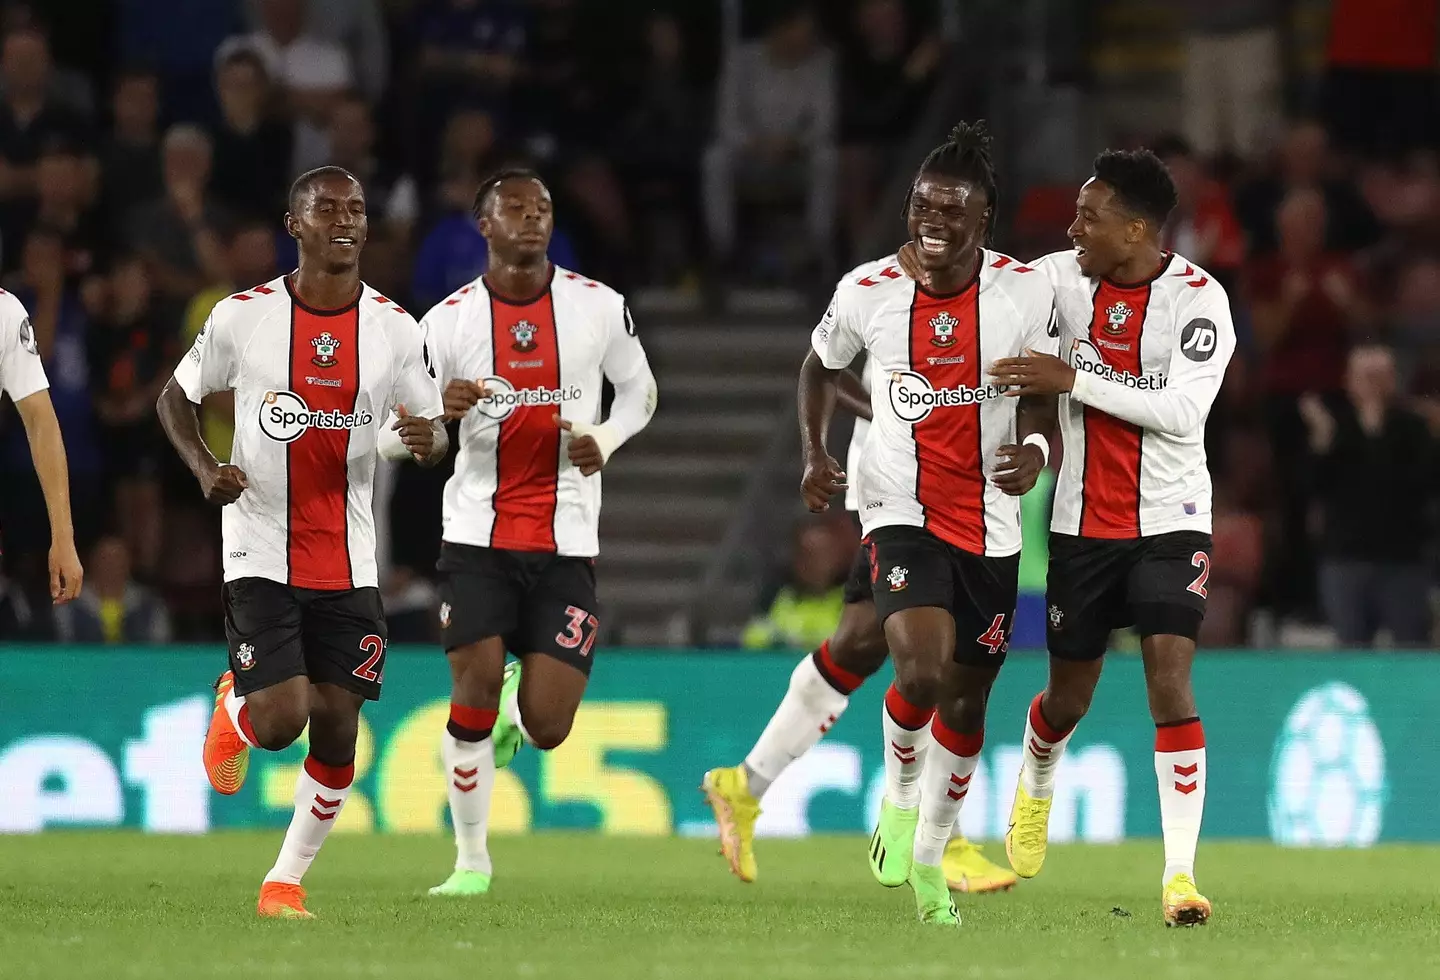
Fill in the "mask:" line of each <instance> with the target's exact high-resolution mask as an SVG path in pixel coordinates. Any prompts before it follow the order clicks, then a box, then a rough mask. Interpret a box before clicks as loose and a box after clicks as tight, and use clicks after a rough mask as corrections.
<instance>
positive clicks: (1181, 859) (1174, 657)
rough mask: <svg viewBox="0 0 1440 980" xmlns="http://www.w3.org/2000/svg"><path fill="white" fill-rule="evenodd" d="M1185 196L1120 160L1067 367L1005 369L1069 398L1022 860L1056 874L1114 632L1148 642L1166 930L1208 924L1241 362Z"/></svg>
mask: <svg viewBox="0 0 1440 980" xmlns="http://www.w3.org/2000/svg"><path fill="white" fill-rule="evenodd" d="M1175 201H1176V194H1175V185H1174V183H1173V182H1172V181H1171V178H1170V175H1169V173H1168V171H1166V169H1165V165H1164V164H1163V163H1161V162H1160V160H1159V159H1158V158H1157V157H1156V156H1155V155H1154V154H1153V153H1151V152H1149V151H1148V150H1142V151H1106V152H1105V153H1102V154H1100V155H1099V156H1098V157H1096V159H1095V175H1094V177H1092V178H1091V179H1090V180H1089V181H1088V182H1087V183H1086V184H1085V185H1084V186H1083V187H1082V188H1081V189H1080V195H1079V200H1078V201H1077V203H1076V217H1075V222H1074V223H1073V224H1072V225H1071V226H1070V237H1071V239H1072V240H1073V242H1074V243H1075V249H1074V250H1073V251H1067V252H1057V253H1055V254H1054V255H1050V256H1047V257H1046V258H1044V259H1042V260H1041V261H1040V262H1038V263H1036V264H1037V266H1038V267H1039V268H1041V269H1043V270H1044V272H1045V275H1047V276H1048V277H1049V278H1050V280H1051V281H1052V282H1053V283H1054V285H1055V310H1056V315H1057V322H1058V325H1059V331H1060V342H1061V354H1062V356H1061V357H1054V356H1033V357H1022V358H1016V359H1013V360H1007V361H1002V362H1000V363H999V364H998V365H996V370H995V373H994V378H995V380H996V381H997V382H999V383H1001V384H1006V385H1011V386H1014V387H1013V388H1012V390H1013V391H1015V392H1017V393H1022V394H1023V393H1030V394H1036V395H1059V398H1060V427H1061V433H1062V436H1063V438H1064V446H1065V459H1064V462H1063V463H1062V465H1061V469H1060V477H1059V480H1058V482H1057V484H1056V488H1055V508H1054V518H1053V521H1052V526H1051V532H1052V533H1051V537H1050V573H1049V578H1048V584H1047V588H1046V593H1047V595H1046V599H1047V604H1048V607H1049V609H1048V613H1049V622H1048V629H1047V633H1048V637H1047V639H1048V646H1049V648H1050V682H1049V684H1048V685H1047V687H1046V689H1045V691H1044V692H1043V693H1041V694H1040V695H1038V696H1037V697H1036V698H1035V700H1034V703H1033V704H1032V705H1031V707H1030V714H1029V720H1028V722H1027V725H1026V729H1025V742H1024V755H1023V761H1022V766H1021V772H1020V781H1019V785H1018V786H1017V788H1016V793H1015V805H1014V808H1013V809H1012V812H1011V817H1010V830H1009V832H1008V833H1007V834H1006V837H1005V843H1006V849H1007V851H1008V852H1009V854H1010V861H1011V864H1012V866H1013V867H1014V868H1015V871H1016V872H1017V873H1019V874H1020V875H1022V876H1024V877H1027V878H1028V877H1031V876H1033V875H1035V874H1036V873H1038V872H1039V870H1040V867H1041V864H1042V863H1043V862H1044V859H1045V851H1046V837H1047V827H1048V820H1049V814H1050V802H1051V799H1052V791H1053V781H1054V773H1055V766H1056V765H1057V763H1058V762H1059V760H1060V756H1061V755H1062V753H1063V752H1064V750H1065V745H1066V743H1067V742H1068V741H1069V738H1070V733H1071V732H1072V731H1073V729H1074V727H1075V725H1076V724H1078V723H1079V721H1080V719H1081V718H1082V717H1084V715H1085V712H1086V711H1087V710H1088V709H1089V707H1090V699H1091V697H1092V696H1093V695H1094V692H1095V685H1096V683H1097V682H1098V681H1099V678H1100V667H1101V663H1102V662H1103V658H1104V655H1105V650H1106V647H1107V645H1108V640H1109V637H1110V633H1111V631H1112V630H1115V629H1118V628H1121V627H1125V626H1131V625H1133V626H1135V627H1136V629H1137V631H1138V632H1139V634H1140V644H1141V652H1142V654H1143V655H1144V660H1145V681H1146V686H1147V687H1148V689H1149V700H1150V713H1151V715H1152V716H1153V719H1154V721H1155V725H1156V730H1155V771H1156V776H1157V778H1158V781H1159V787H1160V822H1161V828H1162V830H1163V832H1164V836H1165V870H1164V874H1163V876H1162V911H1163V915H1164V918H1165V921H1166V923H1167V924H1170V925H1177V924H1178V925H1193V924H1199V923H1204V922H1205V921H1207V920H1208V918H1209V916H1210V903H1209V901H1207V900H1206V899H1205V897H1204V896H1202V895H1201V894H1200V892H1199V891H1198V889H1197V888H1196V885H1195V879H1194V870H1195V847H1196V841H1197V839H1198V837H1199V834H1200V819H1201V815H1202V812H1203V810H1204V805H1205V783H1206V779H1207V772H1208V770H1207V763H1206V759H1205V733H1204V730H1203V729H1202V728H1201V726H1200V718H1199V711H1198V709H1197V708H1196V704H1195V694H1194V691H1193V689H1192V687H1191V682H1190V671H1191V665H1192V663H1193V661H1194V658H1195V640H1196V638H1197V637H1198V636H1199V633H1200V624H1201V622H1202V620H1203V618H1204V615H1205V599H1206V592H1205V590H1206V580H1207V578H1208V577H1209V574H1210V555H1211V545H1210V499H1211V493H1210V473H1209V469H1208V468H1207V466H1206V461H1205V419H1206V417H1207V416H1208V415H1209V412H1210V406H1211V405H1212V404H1213V403H1214V401H1215V396H1216V395H1217V394H1218V393H1219V391H1220V385H1221V383H1222V382H1223V381H1224V379H1225V368H1226V365H1228V364H1229V362H1230V356H1231V354H1232V353H1233V352H1234V350H1235V328H1234V326H1233V324H1232V322H1231V317H1230V304H1229V299H1228V298H1227V296H1226V295H1225V289H1224V288H1223V287H1222V286H1221V285H1220V284H1219V283H1217V282H1216V281H1215V280H1214V279H1213V278H1211V277H1210V276H1209V275H1208V274H1207V273H1206V272H1205V271H1204V270H1203V269H1200V268H1197V267H1196V266H1195V265H1193V264H1192V263H1190V262H1189V261H1187V260H1186V259H1184V258H1183V257H1181V256H1179V255H1176V254H1174V253H1171V252H1166V251H1164V250H1163V249H1162V248H1161V244H1160V230H1161V228H1162V227H1163V226H1164V224H1165V221H1166V219H1167V218H1168V216H1169V214H1170V211H1171V210H1172V209H1173V208H1174V207H1175Z"/></svg>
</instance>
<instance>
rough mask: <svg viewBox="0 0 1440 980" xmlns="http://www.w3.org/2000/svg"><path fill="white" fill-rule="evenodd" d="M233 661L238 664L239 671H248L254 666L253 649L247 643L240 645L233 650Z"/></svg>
mask: <svg viewBox="0 0 1440 980" xmlns="http://www.w3.org/2000/svg"><path fill="white" fill-rule="evenodd" d="M235 659H236V660H237V661H238V662H239V664H240V669H241V670H249V669H250V668H251V667H254V666H255V648H254V647H253V646H251V645H250V644H248V643H242V644H240V646H239V647H238V648H237V649H236V650H235Z"/></svg>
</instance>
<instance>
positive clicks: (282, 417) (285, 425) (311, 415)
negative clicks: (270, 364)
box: [260, 391, 375, 442]
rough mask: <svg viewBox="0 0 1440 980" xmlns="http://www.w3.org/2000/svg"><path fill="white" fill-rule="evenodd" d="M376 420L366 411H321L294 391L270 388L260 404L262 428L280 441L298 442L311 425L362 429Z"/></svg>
mask: <svg viewBox="0 0 1440 980" xmlns="http://www.w3.org/2000/svg"><path fill="white" fill-rule="evenodd" d="M374 421H375V416H374V415H371V414H370V413H369V412H364V411H362V412H350V413H348V414H347V413H344V412H334V411H324V410H318V411H317V410H315V409H312V408H311V407H310V406H309V405H307V404H305V399H303V398H301V397H300V396H299V395H297V394H295V392H293V391H267V392H265V400H264V401H263V402H261V404H260V431H261V432H263V433H265V435H267V436H269V437H270V438H271V439H274V440H275V441H276V442H294V441H295V440H296V439H299V438H300V437H301V436H303V435H304V434H305V433H306V432H307V431H309V430H310V429H362V428H364V427H365V426H367V425H370V424H371V423H373V422H374Z"/></svg>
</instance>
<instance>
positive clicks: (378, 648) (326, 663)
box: [223, 578, 389, 701]
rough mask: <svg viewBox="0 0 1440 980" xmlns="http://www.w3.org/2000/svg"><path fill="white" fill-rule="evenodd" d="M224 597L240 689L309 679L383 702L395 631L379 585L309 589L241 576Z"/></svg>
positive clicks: (228, 584) (226, 588) (229, 584)
mask: <svg viewBox="0 0 1440 980" xmlns="http://www.w3.org/2000/svg"><path fill="white" fill-rule="evenodd" d="M223 599H224V604H225V638H226V639H227V640H228V641H229V643H230V669H231V670H232V671H234V672H235V691H236V693H238V694H252V693H254V692H255V691H263V690H264V689H265V688H267V687H274V686H275V685H276V684H279V683H282V682H283V681H288V680H289V679H290V678H292V677H308V678H310V682H311V683H312V684H334V685H336V686H338V687H343V688H345V689H346V690H347V691H353V692H355V693H356V694H358V695H360V696H361V697H363V698H365V699H366V700H368V701H377V700H379V698H380V684H381V680H382V677H383V674H384V671H385V645H386V642H387V638H388V636H389V634H388V632H387V631H386V629H385V610H384V608H383V607H382V606H381V604H380V590H379V589H377V588H373V587H370V588H363V589H339V590H329V589H301V588H296V587H295V586H291V585H282V584H281V583H279V582H272V581H271V580H270V579H265V578H239V579H235V580H234V581H233V582H226V583H225V586H224V591H223Z"/></svg>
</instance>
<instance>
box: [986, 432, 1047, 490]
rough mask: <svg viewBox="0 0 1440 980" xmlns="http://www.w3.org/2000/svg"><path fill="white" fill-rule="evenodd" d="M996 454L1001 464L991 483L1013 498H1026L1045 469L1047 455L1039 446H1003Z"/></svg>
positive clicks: (996, 468) (996, 469)
mask: <svg viewBox="0 0 1440 980" xmlns="http://www.w3.org/2000/svg"><path fill="white" fill-rule="evenodd" d="M996 452H997V453H998V454H999V456H1000V457H1001V462H1000V465H999V466H997V467H995V473H994V475H993V476H992V477H991V478H990V482H991V483H993V484H995V485H996V486H997V487H999V488H1000V491H1001V492H1002V493H1005V494H1008V495H1009V496H1011V497H1023V496H1025V495H1026V494H1027V493H1029V492H1030V490H1031V489H1032V488H1033V487H1034V486H1035V481H1036V480H1038V479H1039V478H1040V471H1041V470H1043V469H1044V468H1045V454H1044V453H1043V452H1041V451H1040V447H1039V446H1032V445H1019V446H1014V445H1011V446H1001V447H1000V448H999V449H998V450H996Z"/></svg>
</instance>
